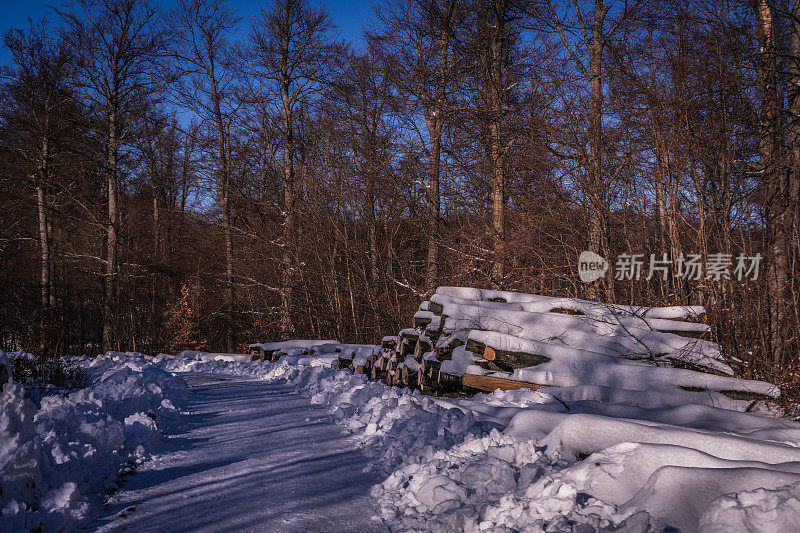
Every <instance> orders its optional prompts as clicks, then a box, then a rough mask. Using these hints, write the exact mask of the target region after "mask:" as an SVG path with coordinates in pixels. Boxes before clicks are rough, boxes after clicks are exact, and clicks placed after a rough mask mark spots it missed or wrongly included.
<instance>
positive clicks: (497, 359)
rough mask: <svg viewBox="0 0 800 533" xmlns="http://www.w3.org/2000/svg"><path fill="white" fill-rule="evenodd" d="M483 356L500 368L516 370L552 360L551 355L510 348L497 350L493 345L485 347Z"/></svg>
mask: <svg viewBox="0 0 800 533" xmlns="http://www.w3.org/2000/svg"><path fill="white" fill-rule="evenodd" d="M483 358H484V359H486V360H487V361H492V362H494V364H496V365H497V366H498V367H499V368H502V369H508V370H514V369H517V368H528V367H529V366H536V365H541V364H542V363H546V362H548V361H549V360H550V358H549V357H545V356H543V355H539V354H535V353H528V352H512V351H509V350H495V349H494V348H492V347H491V346H487V347H485V348H484V349H483Z"/></svg>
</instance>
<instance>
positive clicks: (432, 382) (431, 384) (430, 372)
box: [417, 359, 442, 392]
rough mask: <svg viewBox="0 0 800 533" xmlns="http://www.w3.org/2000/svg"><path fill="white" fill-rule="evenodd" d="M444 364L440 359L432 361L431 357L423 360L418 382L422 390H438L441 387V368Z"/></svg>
mask: <svg viewBox="0 0 800 533" xmlns="http://www.w3.org/2000/svg"><path fill="white" fill-rule="evenodd" d="M441 366H442V364H441V363H440V362H438V361H431V360H430V359H423V360H422V368H420V371H419V375H418V379H417V383H418V384H419V387H420V390H421V391H425V390H427V391H429V392H430V391H434V392H435V391H436V390H437V389H438V387H439V368H440V367H441Z"/></svg>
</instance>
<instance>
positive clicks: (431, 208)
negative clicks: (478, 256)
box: [425, 120, 442, 297]
mask: <svg viewBox="0 0 800 533" xmlns="http://www.w3.org/2000/svg"><path fill="white" fill-rule="evenodd" d="M428 122H429V124H430V125H429V126H428V133H429V134H430V136H431V146H430V154H429V156H428V188H427V191H426V192H427V195H426V196H427V204H428V258H427V260H426V268H425V294H426V295H427V296H428V297H430V295H432V294H433V293H434V292H435V291H436V287H437V286H438V285H439V238H440V232H441V199H440V195H439V168H440V158H441V151H442V131H441V124H440V123H439V124H433V120H429V121H428Z"/></svg>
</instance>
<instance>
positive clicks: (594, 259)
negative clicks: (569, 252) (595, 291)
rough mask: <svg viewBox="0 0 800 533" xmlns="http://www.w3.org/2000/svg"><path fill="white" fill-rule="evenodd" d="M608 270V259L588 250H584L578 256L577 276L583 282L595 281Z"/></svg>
mask: <svg viewBox="0 0 800 533" xmlns="http://www.w3.org/2000/svg"><path fill="white" fill-rule="evenodd" d="M607 271H608V261H606V260H605V259H604V258H603V257H602V256H599V255H597V254H596V253H594V252H590V251H589V250H584V251H583V252H581V255H580V256H578V276H579V277H580V278H581V281H582V282H584V283H591V282H592V281H597V280H598V279H600V278H602V277H603V276H605V275H606V272H607Z"/></svg>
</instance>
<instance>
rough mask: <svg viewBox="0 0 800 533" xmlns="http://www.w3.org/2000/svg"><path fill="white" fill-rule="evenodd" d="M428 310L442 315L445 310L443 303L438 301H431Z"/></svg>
mask: <svg viewBox="0 0 800 533" xmlns="http://www.w3.org/2000/svg"><path fill="white" fill-rule="evenodd" d="M428 311H430V312H431V313H433V314H434V315H438V316H442V312H443V311H444V306H443V305H442V304H437V303H436V302H430V303H429V304H428Z"/></svg>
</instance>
